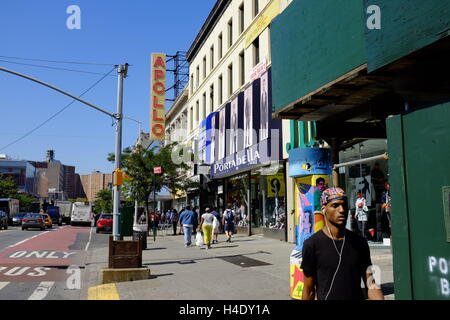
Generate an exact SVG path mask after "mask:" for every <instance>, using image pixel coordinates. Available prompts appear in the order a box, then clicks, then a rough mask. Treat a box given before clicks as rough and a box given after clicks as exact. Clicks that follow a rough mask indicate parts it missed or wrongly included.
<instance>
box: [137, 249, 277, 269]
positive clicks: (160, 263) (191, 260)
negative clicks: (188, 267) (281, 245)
mask: <svg viewBox="0 0 450 320" xmlns="http://www.w3.org/2000/svg"><path fill="white" fill-rule="evenodd" d="M261 253H266V254H270V253H268V252H264V251H257V252H253V253H246V254H234V255H224V256H220V255H219V256H214V257H205V258H195V259H185V260H170V261H161V262H149V263H143V264H142V265H143V266H157V265H164V264H175V263H178V264H191V263H196V261H202V260H212V259H222V260H225V261H227V260H230V259H231V260H234V259H237V258H238V259H239V258H240V259H250V258H246V256H249V255H254V254H261ZM252 260H255V259H252ZM255 261H257V260H255ZM261 262H262V261H261ZM264 263H266V262H264Z"/></svg>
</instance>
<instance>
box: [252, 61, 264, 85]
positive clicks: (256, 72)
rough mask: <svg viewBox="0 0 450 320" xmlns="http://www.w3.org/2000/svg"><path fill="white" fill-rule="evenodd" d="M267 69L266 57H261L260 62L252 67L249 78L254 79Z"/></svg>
mask: <svg viewBox="0 0 450 320" xmlns="http://www.w3.org/2000/svg"><path fill="white" fill-rule="evenodd" d="M266 70H267V62H266V59H263V61H261V62H260V63H258V64H257V65H256V66H254V67H253V69H252V72H251V73H250V79H251V80H252V81H253V80H256V79H258V78H259V77H261V75H262V74H263V73H264V72H266Z"/></svg>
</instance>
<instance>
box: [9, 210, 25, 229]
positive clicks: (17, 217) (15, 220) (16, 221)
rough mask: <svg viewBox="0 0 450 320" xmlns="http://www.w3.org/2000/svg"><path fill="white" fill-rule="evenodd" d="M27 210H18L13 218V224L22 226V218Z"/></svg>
mask: <svg viewBox="0 0 450 320" xmlns="http://www.w3.org/2000/svg"><path fill="white" fill-rule="evenodd" d="M26 214H27V213H26V212H18V213H16V214H15V215H14V217H13V218H12V224H13V226H20V225H21V224H22V219H23V217H24V216H25V215H26Z"/></svg>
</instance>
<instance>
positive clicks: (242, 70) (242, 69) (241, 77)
mask: <svg viewBox="0 0 450 320" xmlns="http://www.w3.org/2000/svg"><path fill="white" fill-rule="evenodd" d="M244 59H245V58H244V50H242V51H241V53H239V85H241V86H242V85H243V84H244V81H245V60H244Z"/></svg>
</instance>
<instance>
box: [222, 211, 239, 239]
mask: <svg viewBox="0 0 450 320" xmlns="http://www.w3.org/2000/svg"><path fill="white" fill-rule="evenodd" d="M231 208H232V204H231V203H228V204H227V209H226V210H225V212H224V214H223V217H222V224H223V226H224V229H225V234H226V235H227V237H228V239H227V241H226V242H231V237H232V236H233V234H234V233H235V232H234V224H235V220H236V217H235V214H234V212H233V209H231Z"/></svg>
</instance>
